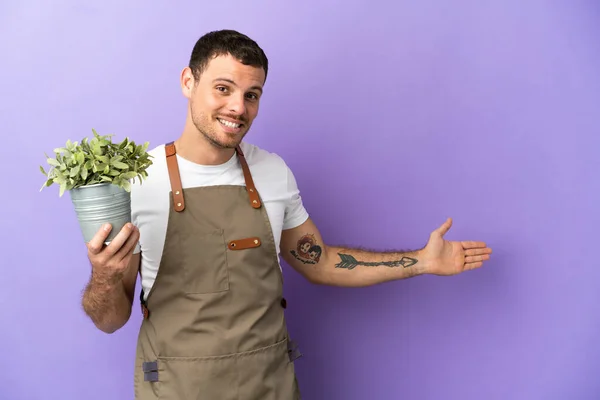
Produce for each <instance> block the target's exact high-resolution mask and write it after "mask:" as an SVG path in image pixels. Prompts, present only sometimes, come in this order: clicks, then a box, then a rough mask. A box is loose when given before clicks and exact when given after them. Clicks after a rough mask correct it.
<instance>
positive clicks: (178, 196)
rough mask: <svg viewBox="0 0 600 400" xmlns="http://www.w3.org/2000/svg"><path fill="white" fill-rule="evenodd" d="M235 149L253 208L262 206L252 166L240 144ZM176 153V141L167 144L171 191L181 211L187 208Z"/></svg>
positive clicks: (178, 210) (178, 209)
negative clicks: (250, 166)
mask: <svg viewBox="0 0 600 400" xmlns="http://www.w3.org/2000/svg"><path fill="white" fill-rule="evenodd" d="M235 151H236V153H237V155H238V158H239V160H240V164H241V165H242V171H244V180H245V181H246V190H247V191H248V196H249V197H250V205H251V206H252V207H253V208H260V207H261V201H260V197H259V196H258V191H257V190H256V187H255V186H254V180H253V179H252V174H251V173H250V168H249V167H248V162H247V161H246V157H245V156H244V153H243V152H242V149H241V148H240V146H237V147H236V148H235ZM176 153H177V152H176V151H175V143H174V142H169V143H167V144H166V145H165V154H166V157H167V169H168V170H169V180H170V181H171V193H172V196H173V207H174V208H175V211H177V212H181V211H183V210H184V209H185V200H184V198H183V187H182V185H181V177H180V175H179V164H177V156H176Z"/></svg>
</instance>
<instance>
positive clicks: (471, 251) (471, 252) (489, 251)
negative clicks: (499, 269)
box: [465, 247, 492, 256]
mask: <svg viewBox="0 0 600 400" xmlns="http://www.w3.org/2000/svg"><path fill="white" fill-rule="evenodd" d="M483 254H492V249H490V248H489V247H485V248H476V249H469V250H465V255H467V256H480V255H483Z"/></svg>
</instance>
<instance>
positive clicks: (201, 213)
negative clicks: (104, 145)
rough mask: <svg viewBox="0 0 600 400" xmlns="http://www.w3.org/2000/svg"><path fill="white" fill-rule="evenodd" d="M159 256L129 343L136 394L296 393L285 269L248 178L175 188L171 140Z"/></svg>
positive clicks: (174, 398) (247, 399)
mask: <svg viewBox="0 0 600 400" xmlns="http://www.w3.org/2000/svg"><path fill="white" fill-rule="evenodd" d="M165 151H166V157H167V167H168V170H169V179H170V181H171V189H172V191H171V192H170V196H169V197H170V207H169V219H168V226H167V232H166V238H165V244H164V249H163V255H162V259H161V261H160V266H159V270H158V274H157V276H156V281H155V282H154V285H153V286H152V289H151V290H150V293H149V295H148V299H147V300H146V301H144V300H143V296H144V295H143V291H142V294H141V299H142V311H143V314H144V319H143V321H142V325H141V328H140V332H139V337H138V342H137V357H136V363H135V380H134V382H135V398H136V399H137V400H150V399H160V400H204V399H206V400H242V399H244V400H297V399H300V393H299V389H298V384H297V381H296V377H295V372H294V364H293V360H294V359H295V358H296V357H297V356H299V353H298V352H297V350H296V349H295V347H294V345H293V344H291V341H290V340H289V337H288V332H287V328H286V322H285V317H284V308H285V305H286V304H285V299H284V298H283V278H282V275H281V271H280V268H279V263H278V256H277V251H276V247H275V241H274V238H273V231H272V229H271V225H270V222H269V218H268V215H267V213H266V210H265V208H264V206H263V204H262V201H261V198H260V196H259V194H258V192H257V191H256V188H255V186H254V182H253V180H252V176H251V174H250V170H249V168H248V164H247V162H246V160H245V158H244V155H243V153H242V151H241V149H240V148H239V146H238V147H237V148H236V152H237V155H238V159H239V161H240V164H241V167H242V169H243V172H244V179H245V181H246V186H245V187H244V186H233V185H222V186H209V187H195V188H186V189H185V192H184V191H183V189H182V187H181V179H180V176H179V168H178V165H177V157H176V155H175V146H174V144H173V142H171V143H168V144H167V145H166V147H165Z"/></svg>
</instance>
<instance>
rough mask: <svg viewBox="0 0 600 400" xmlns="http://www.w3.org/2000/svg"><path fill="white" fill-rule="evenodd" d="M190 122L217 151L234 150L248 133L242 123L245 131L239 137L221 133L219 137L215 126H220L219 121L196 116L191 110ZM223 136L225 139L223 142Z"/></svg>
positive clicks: (245, 124) (246, 127)
mask: <svg viewBox="0 0 600 400" xmlns="http://www.w3.org/2000/svg"><path fill="white" fill-rule="evenodd" d="M192 122H193V123H194V126H195V127H196V129H197V130H198V132H199V133H200V134H201V135H202V136H203V137H204V138H205V139H206V140H207V141H208V142H209V143H210V144H211V145H213V146H215V147H216V148H218V149H234V148H236V147H237V146H238V145H239V144H240V142H241V141H242V139H244V137H245V136H246V133H248V129H249V127H248V126H247V123H246V122H245V123H244V126H245V130H244V131H243V132H242V133H241V134H240V135H230V134H228V133H226V132H223V131H221V132H220V135H219V134H218V133H217V132H216V130H217V129H219V127H218V126H215V125H217V124H220V122H219V121H217V119H216V118H215V119H214V121H213V120H212V119H211V118H210V117H209V116H207V115H206V114H203V113H201V114H196V113H194V111H193V109H192ZM223 136H225V137H226V138H227V139H225V140H223V139H222V138H223Z"/></svg>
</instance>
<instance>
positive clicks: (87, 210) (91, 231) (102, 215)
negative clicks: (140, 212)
mask: <svg viewBox="0 0 600 400" xmlns="http://www.w3.org/2000/svg"><path fill="white" fill-rule="evenodd" d="M69 193H70V195H71V201H72V202H73V206H74V207H75V213H76V215H77V219H78V221H79V227H80V228H81V233H82V234H83V238H84V240H85V242H86V243H87V242H89V241H90V240H91V239H92V238H93V237H94V236H95V235H96V233H97V232H98V230H100V228H102V225H104V224H105V223H107V222H108V223H110V224H111V225H112V230H111V231H110V234H109V236H108V237H107V238H106V241H105V243H106V244H108V243H110V241H111V240H112V239H114V237H115V236H116V235H117V234H118V233H119V231H120V230H121V228H123V226H124V225H125V224H126V223H128V222H130V221H131V193H129V192H127V191H126V190H124V189H122V188H120V187H118V186H116V185H113V184H111V183H99V184H96V185H90V186H81V187H78V188H76V189H71V190H69Z"/></svg>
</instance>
